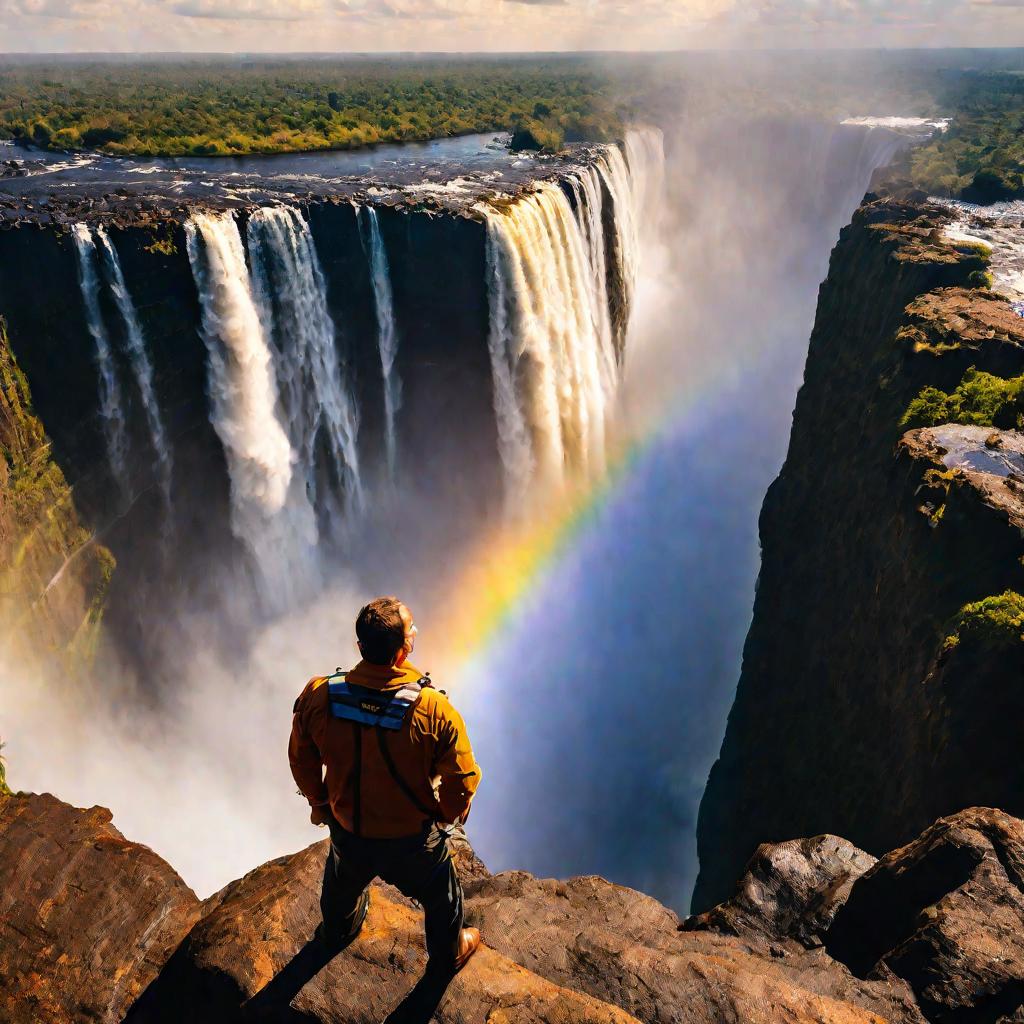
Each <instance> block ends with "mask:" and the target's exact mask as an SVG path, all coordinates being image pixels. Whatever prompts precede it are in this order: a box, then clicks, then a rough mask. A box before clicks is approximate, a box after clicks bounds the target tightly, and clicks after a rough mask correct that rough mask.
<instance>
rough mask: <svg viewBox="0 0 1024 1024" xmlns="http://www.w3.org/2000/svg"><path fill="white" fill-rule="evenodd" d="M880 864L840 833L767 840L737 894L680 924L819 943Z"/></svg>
mask: <svg viewBox="0 0 1024 1024" xmlns="http://www.w3.org/2000/svg"><path fill="white" fill-rule="evenodd" d="M874 863H875V858H874V857H872V856H871V854H869V853H865V852H864V851H863V850H858V849H857V847H856V846H854V845H853V844H852V843H848V842H847V841H846V840H845V839H840V838H839V837H838V836H815V837H814V838H813V839H793V840H790V841H789V842H787V843H763V844H762V845H761V846H759V847H758V848H757V850H756V852H755V853H754V856H753V857H752V858H751V860H750V863H749V864H748V865H747V870H746V873H745V874H744V876H743V877H742V878H741V879H740V883H739V885H738V886H737V888H736V894H735V895H734V896H733V897H732V898H731V899H729V900H727V901H726V902H725V903H721V904H719V905H718V906H717V907H713V908H712V909H711V910H708V911H706V912H705V913H703V914H697V915H694V916H693V917H689V918H687V919H686V920H685V921H684V922H683V923H682V925H681V926H680V927H681V928H682V929H683V930H684V931H715V932H720V933H721V934H723V935H742V936H746V937H754V936H763V937H767V938H769V939H773V940H776V941H780V942H782V941H786V940H795V941H796V942H799V943H800V944H801V945H803V946H806V947H808V948H811V947H813V946H819V945H821V936H822V935H823V934H824V933H825V931H826V930H827V928H828V926H829V925H830V924H831V923H832V919H833V917H834V916H835V913H836V911H837V910H838V909H839V908H840V907H841V906H842V905H843V903H844V902H845V901H846V898H847V897H848V896H849V894H850V889H851V888H852V886H853V883H854V882H855V881H856V880H857V879H858V878H860V876H861V875H863V874H864V872H865V871H867V870H868V868H870V867H871V866H872V865H873V864H874Z"/></svg>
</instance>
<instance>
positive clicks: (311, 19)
mask: <svg viewBox="0 0 1024 1024" xmlns="http://www.w3.org/2000/svg"><path fill="white" fill-rule="evenodd" d="M1022 7H1024V0H123V2H121V3H118V2H117V0H0V35H2V36H3V40H4V41H3V43H2V44H0V45H2V46H3V48H4V49H9V50H36V51H44V52H47V51H55V50H60V51H67V50H72V51H73V50H76V49H90V48H92V47H93V46H94V45H97V44H99V43H101V44H102V46H101V48H102V49H104V50H128V51H132V50H143V51H145V50H182V51H195V50H209V49H211V39H212V38H214V37H215V38H216V45H217V47H218V48H221V49H229V50H234V51H243V52H257V51H267V52H287V51H298V52H308V51H312V50H317V51H334V52H337V53H344V52H347V51H348V52H351V51H355V52H366V51H395V50H418V51H422V50H447V51H452V50H461V51H473V50H501V51H509V50H526V51H529V50H543V51H551V50H577V49H586V50H601V49H612V50H628V49H640V50H643V49H653V50H658V49H690V48H700V47H709V46H710V47H715V48H733V47H737V48H741V49H742V48H748V47H755V48H768V49H770V48H773V47H783V48H791V47H830V46H842V47H857V46H883V47H903V46H910V47H912V46H929V47H932V46H964V45H966V46H1015V45H1016V46H1020V45H1024V19H1019V21H1018V20H1015V19H1014V13H1015V12H1018V11H1020V9H1021V8H1022ZM274 22H280V23H282V24H285V25H287V29H286V30H283V31H281V32H278V33H271V34H268V33H267V31H266V28H265V26H266V24H268V23H274Z"/></svg>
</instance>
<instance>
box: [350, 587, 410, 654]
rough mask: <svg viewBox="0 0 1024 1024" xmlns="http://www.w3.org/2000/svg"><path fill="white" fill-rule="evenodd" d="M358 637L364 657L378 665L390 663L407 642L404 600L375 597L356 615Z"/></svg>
mask: <svg viewBox="0 0 1024 1024" xmlns="http://www.w3.org/2000/svg"><path fill="white" fill-rule="evenodd" d="M356 637H357V639H358V640H359V649H360V651H361V652H362V655H363V657H364V658H365V659H366V660H367V661H370V662H373V664H375V665H390V664H391V662H392V661H393V660H394V657H395V655H396V654H397V653H398V652H399V651H400V650H401V649H402V644H404V643H405V623H404V622H402V602H401V601H399V600H398V598H397V597H375V598H374V599H373V600H372V601H371V602H370V603H369V604H367V605H364V606H363V607H362V609H361V610H360V612H359V615H358V617H357V618H356Z"/></svg>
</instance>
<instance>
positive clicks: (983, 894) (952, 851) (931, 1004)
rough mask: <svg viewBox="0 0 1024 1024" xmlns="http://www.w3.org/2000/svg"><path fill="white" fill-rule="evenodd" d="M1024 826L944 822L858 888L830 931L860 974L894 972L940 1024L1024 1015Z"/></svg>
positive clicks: (970, 817)
mask: <svg viewBox="0 0 1024 1024" xmlns="http://www.w3.org/2000/svg"><path fill="white" fill-rule="evenodd" d="M1022 889H1024V822H1021V821H1019V820H1018V819H1016V818H1011V817H1010V816H1009V815H1007V814H1004V813H1003V812H1002V811H998V810H992V809H989V808H980V807H975V808H971V809H969V810H966V811H961V812H960V813H959V814H953V815H950V816H949V817H947V818H942V819H940V820H939V821H937V822H936V823H935V824H934V825H932V826H931V827H930V828H928V829H927V830H926V831H925V832H924V833H923V834H922V835H921V836H920V837H919V838H918V839H915V840H914V841H913V842H912V843H910V844H909V845H907V846H904V847H902V848H901V849H898V850H894V851H893V852H892V853H889V854H887V855H886V856H884V857H883V858H882V859H881V860H879V862H878V863H877V864H876V865H875V866H874V867H873V868H871V870H869V871H868V872H866V873H865V874H864V875H863V876H862V877H861V878H860V879H858V881H857V882H856V883H855V884H854V886H853V889H852V891H851V893H850V897H849V899H848V900H847V902H846V904H845V905H844V906H843V907H842V909H841V910H840V911H839V913H837V914H836V918H835V921H834V922H833V924H832V927H831V928H830V929H829V932H828V934H827V936H826V946H827V949H828V952H829V953H830V954H831V955H832V956H833V957H835V958H836V959H838V960H840V961H842V962H843V963H845V964H847V965H848V966H849V967H850V969H851V970H852V971H854V972H855V973H856V974H858V975H860V976H861V977H868V976H880V975H881V974H882V973H885V972H891V973H892V974H894V975H896V976H897V977H900V978H903V979H905V980H906V981H907V982H908V983H909V985H910V986H911V988H912V989H913V990H914V992H915V994H916V997H917V1000H918V1003H919V1005H920V1007H921V1009H922V1011H923V1012H924V1014H925V1016H926V1017H927V1018H928V1019H929V1020H931V1021H935V1022H939V1024H942V1022H947V1021H949V1022H952V1021H956V1022H967V1021H979V1022H981V1021H984V1022H995V1021H1003V1020H1007V1021H1008V1020H1018V1019H1024V1016H1022V1012H1021V1011H1022V1007H1024V891H1022Z"/></svg>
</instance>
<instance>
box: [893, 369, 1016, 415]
mask: <svg viewBox="0 0 1024 1024" xmlns="http://www.w3.org/2000/svg"><path fill="white" fill-rule="evenodd" d="M1022 414H1024V377H1010V378H1009V379H1006V378H1003V377H996V376H994V375H993V374H991V373H985V372H984V371H983V370H978V369H977V368H976V367H973V366H972V367H970V369H968V370H967V372H966V373H965V374H964V377H963V380H961V381H960V383H959V384H958V385H957V387H956V390H955V391H953V392H952V393H950V394H947V393H946V392H945V391H941V390H939V388H935V387H926V388H924V389H923V390H922V391H921V393H920V394H919V395H918V396H917V398H915V399H914V400H913V401H912V402H911V403H910V405H909V406H908V407H907V411H906V412H905V413H904V414H903V418H902V419H901V420H900V426H903V427H934V426H938V425H939V424H941V423H966V424H971V425H973V426H979V427H1001V428H1003V429H1006V428H1011V427H1016V426H1020V425H1021V423H1022V420H1024V416H1022Z"/></svg>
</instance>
